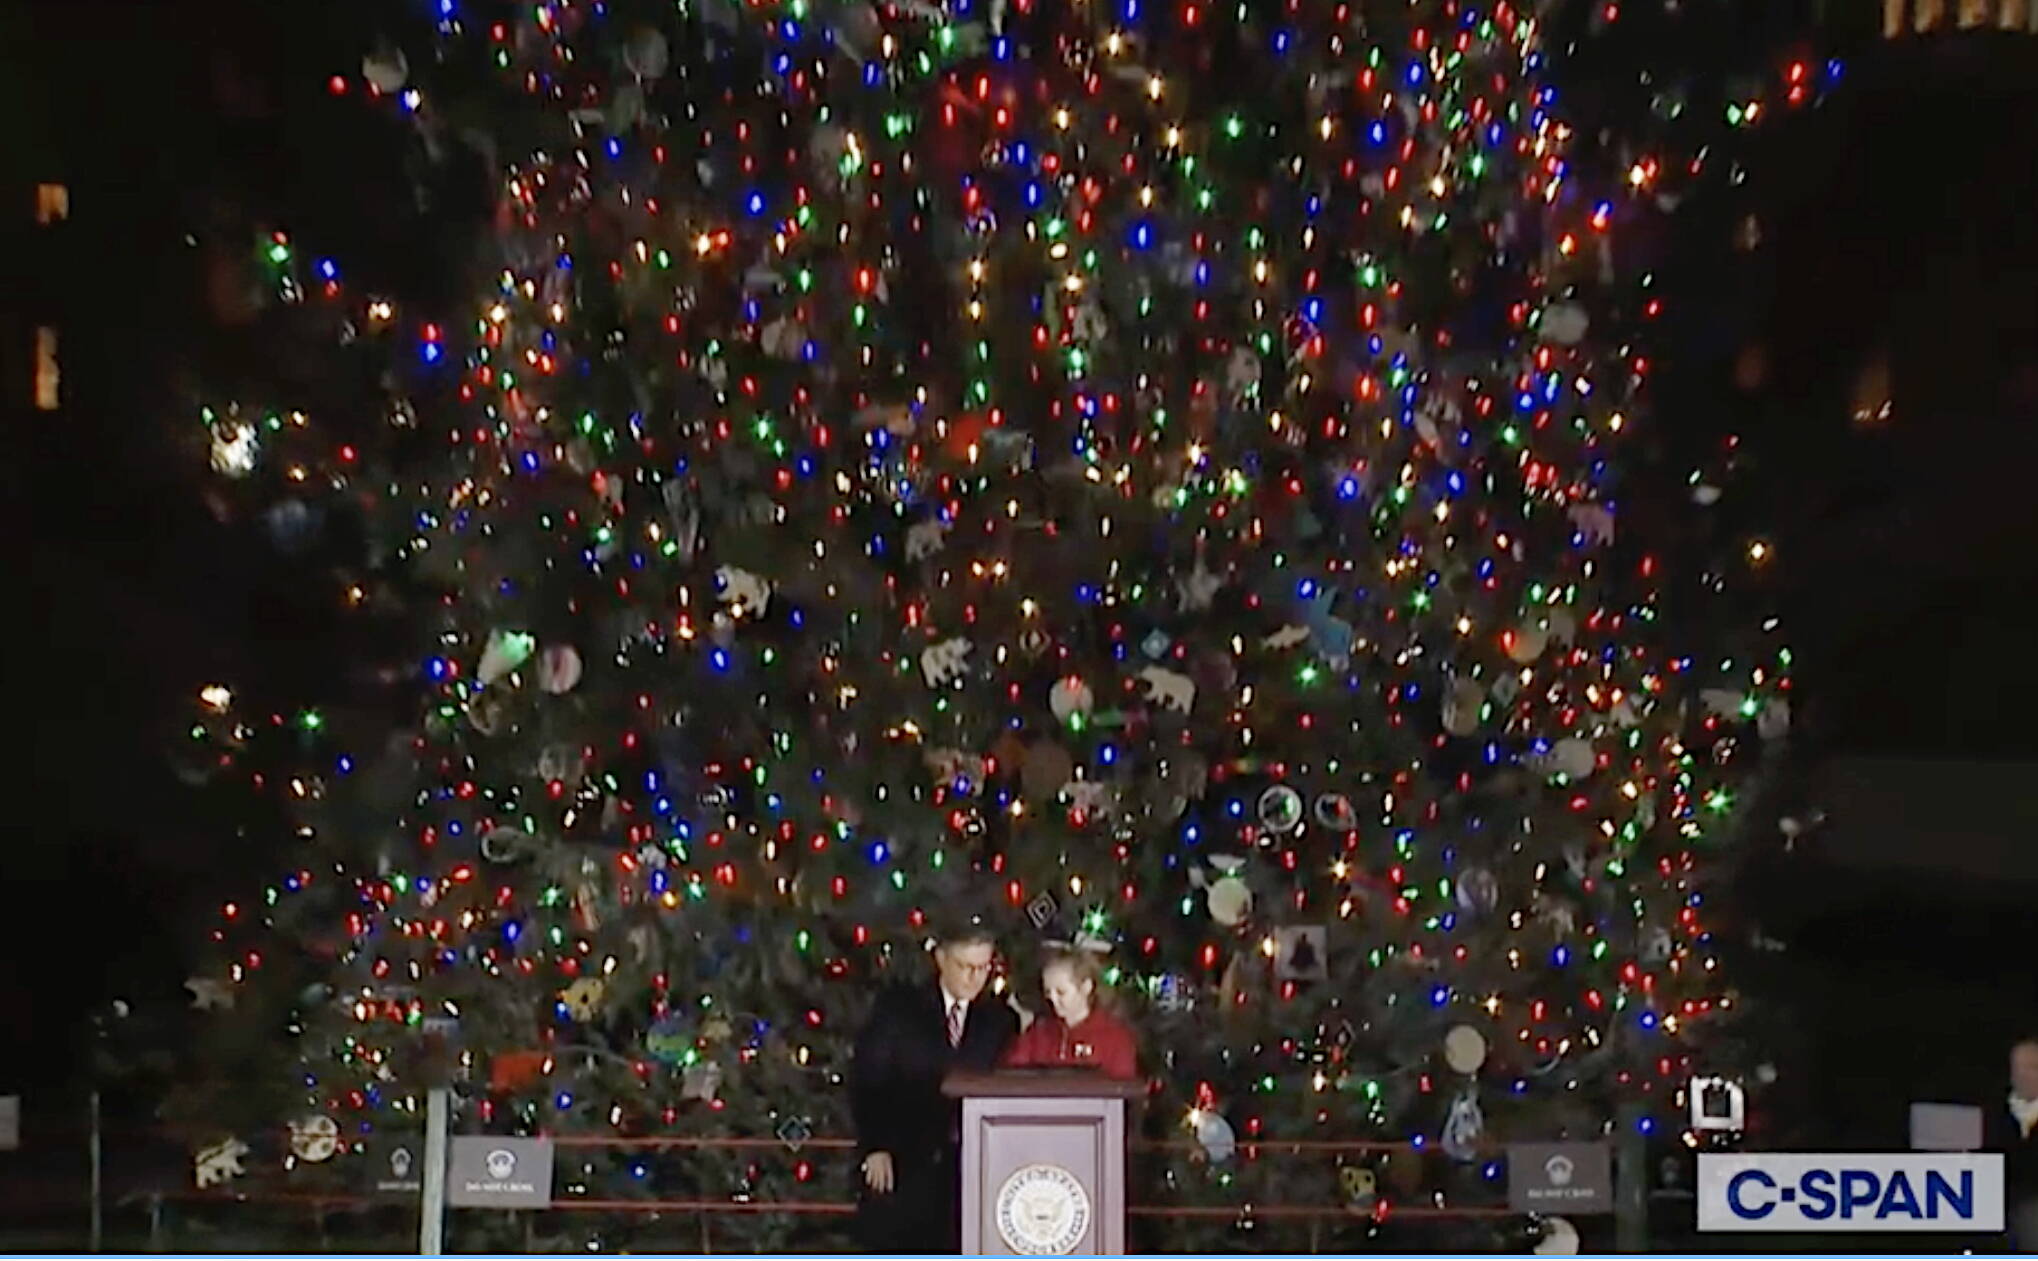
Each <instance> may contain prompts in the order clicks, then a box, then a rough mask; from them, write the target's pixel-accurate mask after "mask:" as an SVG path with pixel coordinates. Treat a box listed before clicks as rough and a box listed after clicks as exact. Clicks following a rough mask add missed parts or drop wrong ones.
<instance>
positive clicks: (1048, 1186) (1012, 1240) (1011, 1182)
mask: <svg viewBox="0 0 2038 1261" xmlns="http://www.w3.org/2000/svg"><path fill="white" fill-rule="evenodd" d="M992 1212H993V1220H995V1221H996V1222H997V1224H998V1237H999V1238H1000V1239H1001V1240H1003V1241H1004V1244H1005V1246H1006V1247H1007V1248H1010V1249H1011V1250H1012V1252H1013V1254H1014V1255H1016V1256H1022V1257H1064V1256H1067V1255H1069V1254H1070V1253H1072V1252H1074V1251H1075V1250H1076V1248H1077V1247H1078V1246H1080V1245H1081V1244H1082V1242H1083V1240H1084V1238H1085V1237H1086V1236H1087V1235H1088V1234H1089V1230H1090V1214H1091V1210H1090V1193H1089V1192H1088V1191H1087V1190H1085V1189H1084V1188H1083V1183H1082V1179H1080V1178H1078V1177H1076V1175H1074V1174H1073V1173H1070V1172H1069V1171H1068V1170H1066V1169H1064V1168H1062V1167H1061V1166H1060V1165H1050V1164H1044V1163H1043V1164H1034V1165H1023V1166H1021V1167H1020V1168H1018V1169H1015V1170H1013V1171H1012V1175H1011V1176H1010V1177H1008V1178H1006V1179H1005V1182H1004V1184H1003V1185H1002V1186H1000V1187H999V1188H998V1194H997V1198H996V1199H995V1200H994V1201H993V1210H992Z"/></svg>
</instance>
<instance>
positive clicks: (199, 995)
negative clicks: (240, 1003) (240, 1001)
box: [184, 976, 234, 1011]
mask: <svg viewBox="0 0 2038 1261" xmlns="http://www.w3.org/2000/svg"><path fill="white" fill-rule="evenodd" d="M184 988H185V989H187V990H190V991H191V1010H193V1011H232V1010H233V1009H234V992H233V989H232V987H230V986H229V985H228V984H227V983H226V982H225V981H222V980H220V979H218V978H217V977H210V976H194V977H192V978H190V979H189V980H187V981H185V982H184Z"/></svg>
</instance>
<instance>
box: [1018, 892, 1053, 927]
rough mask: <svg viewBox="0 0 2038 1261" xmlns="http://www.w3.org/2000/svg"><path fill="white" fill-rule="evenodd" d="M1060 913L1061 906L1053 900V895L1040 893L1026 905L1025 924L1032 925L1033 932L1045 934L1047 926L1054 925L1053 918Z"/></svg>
mask: <svg viewBox="0 0 2038 1261" xmlns="http://www.w3.org/2000/svg"><path fill="white" fill-rule="evenodd" d="M1060 911H1061V906H1060V904H1059V903H1057V902H1056V901H1055V900H1054V895H1053V894H1052V893H1042V894H1039V895H1038V896H1036V897H1035V898H1034V899H1033V900H1032V901H1031V902H1028V903H1027V904H1026V922H1027V923H1029V924H1031V925H1033V929H1034V931H1035V932H1046V931H1047V926H1048V925H1049V924H1052V923H1054V917H1055V916H1056V915H1058V914H1059V913H1060Z"/></svg>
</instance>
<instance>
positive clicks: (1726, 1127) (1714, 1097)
mask: <svg viewBox="0 0 2038 1261" xmlns="http://www.w3.org/2000/svg"><path fill="white" fill-rule="evenodd" d="M1686 1093H1687V1094H1688V1095H1689V1096H1690V1099H1691V1128H1692V1129H1694V1130H1700V1131H1707V1132H1736V1131H1740V1130H1745V1129H1747V1128H1748V1126H1747V1119H1748V1092H1747V1090H1746V1089H1744V1088H1743V1087H1742V1085H1741V1083H1740V1082H1738V1081H1735V1080H1733V1079H1732V1078H1729V1077H1694V1078H1692V1079H1691V1085H1690V1086H1689V1087H1688V1088H1687V1090H1686Z"/></svg>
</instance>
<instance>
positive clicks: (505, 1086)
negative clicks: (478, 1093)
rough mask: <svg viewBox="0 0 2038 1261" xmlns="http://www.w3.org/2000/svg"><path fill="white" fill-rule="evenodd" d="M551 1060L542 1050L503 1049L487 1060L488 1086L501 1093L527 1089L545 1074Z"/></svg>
mask: <svg viewBox="0 0 2038 1261" xmlns="http://www.w3.org/2000/svg"><path fill="white" fill-rule="evenodd" d="M551 1062H552V1057H551V1056H550V1055H548V1054H547V1053H545V1052H544V1051H538V1050H528V1051H503V1052H501V1053H499V1054H497V1055H496V1056H494V1057H493V1058H492V1059H490V1060H489V1062H488V1088H489V1089H490V1090H493V1091H497V1092H501V1093H515V1092H517V1091H521V1090H528V1089H530V1088H531V1087H532V1086H535V1085H537V1084H538V1082H539V1081H540V1080H541V1079H542V1078H543V1077H544V1076H545V1073H546V1071H547V1065H549V1064H550V1063H551Z"/></svg>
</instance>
